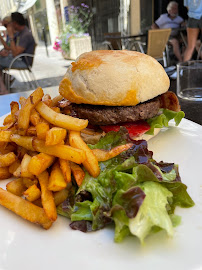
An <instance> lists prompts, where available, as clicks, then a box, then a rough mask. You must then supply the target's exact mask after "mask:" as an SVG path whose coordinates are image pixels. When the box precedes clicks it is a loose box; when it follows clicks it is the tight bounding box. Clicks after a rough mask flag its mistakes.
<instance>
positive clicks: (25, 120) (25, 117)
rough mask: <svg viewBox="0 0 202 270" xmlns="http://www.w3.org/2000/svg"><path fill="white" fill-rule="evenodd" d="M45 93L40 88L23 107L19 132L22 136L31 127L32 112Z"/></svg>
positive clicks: (19, 119) (19, 121)
mask: <svg viewBox="0 0 202 270" xmlns="http://www.w3.org/2000/svg"><path fill="white" fill-rule="evenodd" d="M43 95H44V93H43V90H42V89H41V88H40V87H38V88H37V89H36V90H35V91H34V92H33V93H32V94H31V95H30V96H29V97H28V98H27V100H26V102H25V104H24V105H23V106H22V108H21V110H20V112H19V116H18V132H19V133H20V134H21V135H25V134H26V131H27V129H28V127H29V121H30V113H31V110H32V109H33V108H34V107H35V106H36V105H37V104H38V103H39V102H40V101H41V99H42V97H43Z"/></svg>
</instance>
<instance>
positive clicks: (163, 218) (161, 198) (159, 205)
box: [129, 181, 173, 243]
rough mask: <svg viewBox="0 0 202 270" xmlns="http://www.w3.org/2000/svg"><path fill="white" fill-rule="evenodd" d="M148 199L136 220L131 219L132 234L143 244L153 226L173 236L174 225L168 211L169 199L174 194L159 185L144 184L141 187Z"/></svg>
mask: <svg viewBox="0 0 202 270" xmlns="http://www.w3.org/2000/svg"><path fill="white" fill-rule="evenodd" d="M139 186H140V187H141V189H142V190H143V191H144V192H145V194H146V197H145V200H144V202H143V204H142V205H141V207H140V209H139V211H138V213H137V215H136V217H135V218H132V219H129V229H130V232H131V233H132V234H133V235H135V236H137V237H138V238H139V239H140V241H141V243H143V242H144V239H145V237H146V236H147V235H148V234H150V232H151V230H152V228H153V226H157V227H159V228H161V229H164V230H165V231H166V232H167V234H168V235H169V236H173V225H172V221H171V219H170V217H169V214H168V212H167V209H166V205H167V204H168V198H169V197H170V198H171V197H172V193H171V192H170V191H169V190H168V189H167V188H165V187H163V186H162V185H160V184H159V183H155V182H151V181H148V182H144V183H142V184H140V185H139Z"/></svg>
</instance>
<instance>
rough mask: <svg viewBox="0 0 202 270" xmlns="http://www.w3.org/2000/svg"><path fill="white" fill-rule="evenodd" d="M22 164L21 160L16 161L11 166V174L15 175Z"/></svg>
mask: <svg viewBox="0 0 202 270" xmlns="http://www.w3.org/2000/svg"><path fill="white" fill-rule="evenodd" d="M20 164H21V162H20V160H19V159H16V160H15V161H14V162H13V163H12V164H11V165H10V166H9V168H8V170H9V173H10V174H13V173H14V172H15V171H16V170H17V168H18V167H20Z"/></svg>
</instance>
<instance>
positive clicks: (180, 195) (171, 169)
mask: <svg viewBox="0 0 202 270" xmlns="http://www.w3.org/2000/svg"><path fill="white" fill-rule="evenodd" d="M166 113H167V114H168V115H167V118H166V119H169V118H171V116H169V112H166ZM171 114H172V113H171ZM164 115H165V114H164ZM175 116H176V115H175ZM175 116H174V117H175ZM176 119H177V118H176ZM176 121H178V120H176ZM128 140H129V136H128V133H127V132H126V130H125V129H124V128H121V129H120V131H119V132H109V133H108V134H107V135H106V136H105V137H104V138H102V139H101V140H100V141H99V142H98V144H97V145H93V146H91V145H90V147H91V148H102V149H107V150H108V149H111V148H112V147H115V146H117V145H121V144H125V143H126V142H128ZM130 142H131V141H130ZM133 143H134V145H133V147H131V148H130V149H128V150H127V151H125V152H123V153H121V154H120V155H119V156H117V157H115V158H113V159H110V160H108V161H105V162H100V163H99V166H100V169H101V173H100V175H99V176H98V177H97V178H94V177H92V176H90V175H89V174H88V173H87V172H86V173H85V178H84V180H83V182H82V185H81V186H80V187H79V188H78V187H77V186H73V187H72V192H71V194H70V195H71V196H70V197H68V199H67V200H66V201H65V202H64V203H63V204H61V205H60V206H59V207H58V208H57V210H58V213H59V214H61V215H64V216H66V217H68V218H70V219H71V221H72V222H71V224H70V227H71V228H73V229H78V230H81V231H85V232H86V231H92V230H99V229H101V228H103V227H105V226H107V225H108V224H109V223H114V225H115V236H114V239H115V241H116V242H120V241H122V240H123V239H124V238H125V237H126V236H127V235H135V236H137V237H138V238H139V239H140V241H141V242H144V239H145V237H146V236H147V235H149V234H151V233H155V232H157V231H159V230H162V229H164V230H166V232H167V234H168V235H169V236H172V234H173V227H174V226H176V225H179V223H180V217H178V216H176V215H174V210H175V207H176V206H181V207H191V206H193V205H194V202H193V200H192V199H191V197H190V196H189V194H188V193H187V187H186V185H184V184H183V183H181V180H180V176H179V172H178V166H177V165H176V164H174V163H165V162H159V163H157V162H156V161H155V160H153V159H152V152H150V151H149V150H148V148H147V142H146V141H144V140H140V141H133Z"/></svg>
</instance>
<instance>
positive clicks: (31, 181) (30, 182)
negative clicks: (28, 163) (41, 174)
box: [22, 177, 38, 188]
mask: <svg viewBox="0 0 202 270" xmlns="http://www.w3.org/2000/svg"><path fill="white" fill-rule="evenodd" d="M22 180H23V184H24V185H25V187H26V188H29V187H31V186H33V185H38V179H37V178H34V179H33V178H32V179H30V178H26V177H24V178H22Z"/></svg>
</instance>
